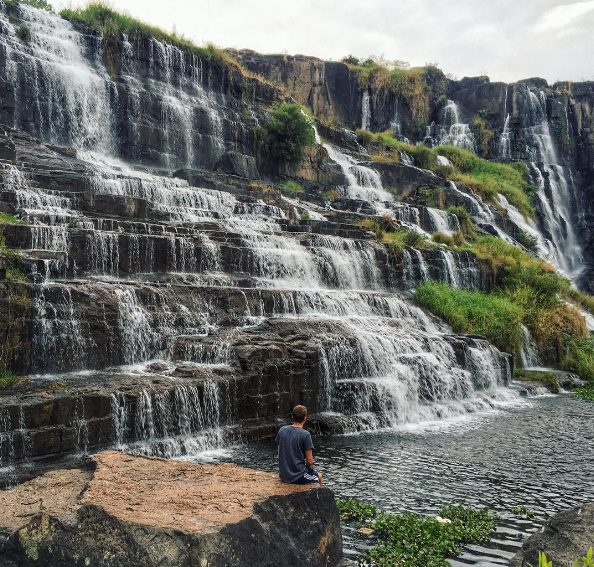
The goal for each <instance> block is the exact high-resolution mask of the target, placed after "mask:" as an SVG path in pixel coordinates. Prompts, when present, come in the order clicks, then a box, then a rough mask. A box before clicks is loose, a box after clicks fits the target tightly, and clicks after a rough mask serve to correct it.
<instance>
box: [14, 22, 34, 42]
mask: <svg viewBox="0 0 594 567" xmlns="http://www.w3.org/2000/svg"><path fill="white" fill-rule="evenodd" d="M16 33H17V36H18V38H19V39H20V40H21V41H22V42H23V43H29V42H30V41H31V28H30V27H29V26H28V25H27V24H21V25H20V26H19V27H18V28H17V32H16Z"/></svg>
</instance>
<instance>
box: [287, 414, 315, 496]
mask: <svg viewBox="0 0 594 567" xmlns="http://www.w3.org/2000/svg"><path fill="white" fill-rule="evenodd" d="M306 419H307V408H306V407H305V406H295V407H294V408H293V424H292V425H285V426H284V427H281V428H280V431H279V432H278V434H277V435H276V442H277V444H278V468H279V476H280V479H281V480H282V481H283V482H287V483H289V484H315V483H320V485H321V484H322V475H321V474H320V473H319V472H317V471H315V470H314V469H313V468H312V465H313V452H312V449H313V442H312V440H311V434H310V433H309V431H305V429H303V425H304V424H305V420H306Z"/></svg>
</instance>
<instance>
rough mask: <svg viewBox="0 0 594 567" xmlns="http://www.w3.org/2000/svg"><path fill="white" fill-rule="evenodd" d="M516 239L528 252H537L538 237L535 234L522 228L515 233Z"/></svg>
mask: <svg viewBox="0 0 594 567" xmlns="http://www.w3.org/2000/svg"><path fill="white" fill-rule="evenodd" d="M516 240H517V241H518V242H519V243H520V244H521V245H522V246H523V247H524V248H526V250H528V251H529V252H532V253H533V254H537V253H538V238H537V237H536V236H533V235H532V234H530V233H529V232H526V231H524V230H519V231H518V234H516Z"/></svg>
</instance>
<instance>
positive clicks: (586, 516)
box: [510, 503, 594, 567]
mask: <svg viewBox="0 0 594 567" xmlns="http://www.w3.org/2000/svg"><path fill="white" fill-rule="evenodd" d="M592 546H594V503H591V504H584V505H583V506H578V507H576V508H570V509H569V510H565V511H564V512H561V513H559V514H556V515H555V516H553V517H552V518H551V519H549V521H548V522H547V523H546V524H545V525H544V526H543V527H542V528H541V529H540V531H538V532H537V533H536V534H534V535H533V536H531V537H529V538H528V539H527V540H526V541H525V542H524V545H523V546H522V549H521V550H520V551H518V553H516V555H514V557H513V558H512V559H511V561H510V567H528V565H538V553H539V552H540V551H544V552H545V553H546V555H547V559H548V560H549V561H552V562H553V565H554V567H573V564H574V562H575V560H576V559H577V560H578V563H579V564H581V558H582V557H584V556H585V555H586V553H587V551H588V549H589V548H590V547H592Z"/></svg>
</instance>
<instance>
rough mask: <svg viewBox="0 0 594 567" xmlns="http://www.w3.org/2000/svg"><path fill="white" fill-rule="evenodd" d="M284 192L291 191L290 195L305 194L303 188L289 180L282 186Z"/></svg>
mask: <svg viewBox="0 0 594 567" xmlns="http://www.w3.org/2000/svg"><path fill="white" fill-rule="evenodd" d="M281 189H282V190H283V191H289V192H290V193H303V187H301V185H299V183H297V182H296V181H293V180H292V179H288V180H287V181H285V182H284V183H283V184H282V185H281Z"/></svg>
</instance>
